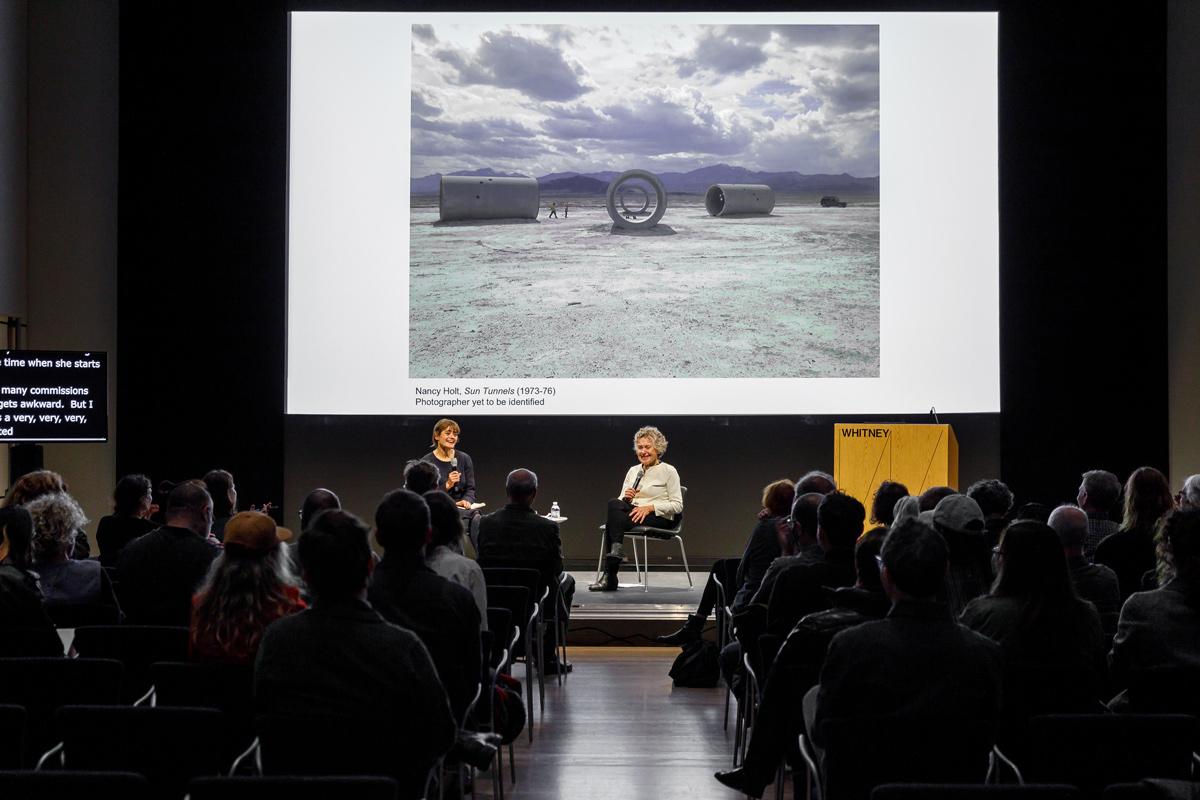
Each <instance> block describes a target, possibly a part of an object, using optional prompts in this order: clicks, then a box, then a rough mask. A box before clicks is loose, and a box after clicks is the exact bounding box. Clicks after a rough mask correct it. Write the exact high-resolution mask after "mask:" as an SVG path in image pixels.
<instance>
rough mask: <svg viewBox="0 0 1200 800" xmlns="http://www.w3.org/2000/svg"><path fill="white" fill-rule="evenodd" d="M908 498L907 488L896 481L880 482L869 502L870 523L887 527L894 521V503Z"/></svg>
mask: <svg viewBox="0 0 1200 800" xmlns="http://www.w3.org/2000/svg"><path fill="white" fill-rule="evenodd" d="M905 497H908V487H907V486H905V485H904V484H903V483H899V482H897V481H882V482H881V483H880V484H879V488H878V489H876V490H875V499H874V500H872V501H871V520H870V521H871V522H873V523H875V524H876V525H882V526H884V527H887V526H888V525H891V524H892V522H893V521H894V520H895V519H896V503H898V502H899V501H900V500H901V499H902V498H905Z"/></svg>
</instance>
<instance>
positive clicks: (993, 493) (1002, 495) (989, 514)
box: [967, 478, 1045, 547]
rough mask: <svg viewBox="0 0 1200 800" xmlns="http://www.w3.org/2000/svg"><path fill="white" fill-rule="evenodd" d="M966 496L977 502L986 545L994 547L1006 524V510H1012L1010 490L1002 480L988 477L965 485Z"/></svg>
mask: <svg viewBox="0 0 1200 800" xmlns="http://www.w3.org/2000/svg"><path fill="white" fill-rule="evenodd" d="M967 497H969V498H971V499H972V500H974V501H975V502H976V503H978V504H979V510H980V511H982V512H983V524H984V527H985V528H986V531H987V540H988V547H995V546H996V543H997V542H999V541H1000V534H1001V532H1003V531H1004V526H1005V525H1007V524H1008V512H1009V511H1010V510H1012V505H1013V493H1012V490H1011V489H1009V488H1008V485H1007V484H1005V483H1004V482H1003V481H998V480H996V479H995V478H988V479H986V480H982V481H976V482H975V483H973V484H971V485H970V486H969V487H967ZM1044 521H1045V520H1043V522H1044Z"/></svg>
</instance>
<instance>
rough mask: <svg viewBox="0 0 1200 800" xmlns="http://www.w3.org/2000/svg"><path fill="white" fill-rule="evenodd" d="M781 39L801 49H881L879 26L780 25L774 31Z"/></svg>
mask: <svg viewBox="0 0 1200 800" xmlns="http://www.w3.org/2000/svg"><path fill="white" fill-rule="evenodd" d="M772 30H773V32H774V33H776V34H778V35H779V38H781V39H783V40H784V41H785V42H787V43H788V44H791V45H795V46H799V47H807V46H819V47H847V48H851V49H855V50H862V49H865V48H870V47H879V26H878V25H780V26H777V27H775V28H773V29H772Z"/></svg>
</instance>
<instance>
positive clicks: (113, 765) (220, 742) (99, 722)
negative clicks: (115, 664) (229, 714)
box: [48, 706, 231, 799]
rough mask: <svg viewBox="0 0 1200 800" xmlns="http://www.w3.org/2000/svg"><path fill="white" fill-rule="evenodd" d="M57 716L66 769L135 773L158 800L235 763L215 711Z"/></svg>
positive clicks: (104, 709)
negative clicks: (191, 781) (231, 761)
mask: <svg viewBox="0 0 1200 800" xmlns="http://www.w3.org/2000/svg"><path fill="white" fill-rule="evenodd" d="M55 717H56V722H57V724H58V729H59V732H60V734H61V735H62V743H61V744H60V745H59V748H61V751H60V753H59V754H58V755H59V762H60V764H61V765H62V767H63V768H64V769H67V770H89V771H93V772H109V771H113V772H136V773H139V774H141V775H145V776H146V779H147V780H148V781H149V782H150V788H151V792H152V794H153V796H155V797H160V798H164V799H165V798H178V797H181V796H183V793H184V792H185V791H186V789H187V785H188V782H189V781H190V780H191V779H192V778H196V777H200V776H203V775H218V774H220V773H221V772H222V768H223V767H224V766H226V765H228V763H229V761H230V759H231V754H230V750H229V747H228V742H226V741H225V740H224V739H223V738H222V733H223V731H224V722H223V720H222V718H221V712H220V711H215V710H213V709H211V708H148V707H144V706H64V707H63V708H60V709H59V710H58V713H57V714H56V715H55ZM48 763H52V762H48Z"/></svg>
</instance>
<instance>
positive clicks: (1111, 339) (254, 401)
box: [84, 0, 1167, 558]
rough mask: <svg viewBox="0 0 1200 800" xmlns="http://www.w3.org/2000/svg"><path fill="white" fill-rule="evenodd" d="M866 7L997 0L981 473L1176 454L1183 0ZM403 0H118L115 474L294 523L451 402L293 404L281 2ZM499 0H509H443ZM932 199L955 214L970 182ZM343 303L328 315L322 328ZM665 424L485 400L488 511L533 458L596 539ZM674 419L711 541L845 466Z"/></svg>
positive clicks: (481, 430) (782, 427)
mask: <svg viewBox="0 0 1200 800" xmlns="http://www.w3.org/2000/svg"><path fill="white" fill-rule="evenodd" d="M825 5H827V4H825ZM870 6H871V7H872V8H884V9H892V10H961V9H967V10H988V9H999V11H1000V60H1001V63H1000V119H1001V130H1000V158H1001V164H1000V193H1001V197H1000V209H1001V220H1000V241H1001V252H1000V265H1001V266H1000V281H1001V287H1000V288H1001V369H1002V377H1001V386H1002V389H1001V393H1002V408H1003V413H1002V415H1001V416H1000V418H999V420H997V419H996V418H995V417H990V418H989V417H982V418H975V417H962V418H957V417H955V418H951V421H952V422H953V423H954V424H955V427H956V429H957V430H958V433H959V438H960V444H961V445H962V465H963V466H962V470H961V475H962V477H963V478H964V479H965V480H970V479H973V478H976V477H980V476H981V475H983V474H989V473H990V474H994V473H995V471H996V470H997V468H998V469H999V472H1000V474H1001V476H1002V477H1003V478H1004V480H1006V481H1008V482H1009V483H1010V485H1011V486H1012V487H1013V489H1014V490H1015V491H1016V493H1017V495H1018V500H1019V501H1025V500H1029V499H1039V500H1044V501H1056V500H1059V499H1067V498H1071V497H1073V496H1074V490H1075V488H1076V486H1077V485H1078V478H1079V473H1080V472H1081V471H1082V470H1084V469H1087V468H1090V467H1096V466H1103V467H1106V468H1108V469H1112V470H1113V471H1115V472H1118V473H1119V474H1121V475H1122V476H1124V475H1125V474H1127V473H1128V471H1129V470H1131V469H1133V468H1134V467H1137V466H1139V465H1141V464H1153V465H1156V466H1159V467H1163V468H1165V467H1166V457H1167V400H1166V397H1167V395H1166V392H1167V382H1166V320H1165V317H1166V314H1165V286H1166V267H1165V260H1166V258H1165V256H1166V245H1165V241H1166V229H1165V225H1166V214H1165V191H1164V184H1163V175H1164V169H1165V99H1164V89H1163V86H1164V79H1165V55H1164V54H1165V24H1166V21H1165V11H1164V8H1163V7H1162V5H1161V4H1143V5H1140V6H1137V5H1128V4H1126V5H1123V6H1113V7H1101V6H1096V5H1091V6H1080V5H1078V4H1074V3H1061V4H1054V3H1028V2H1018V1H1017V0H1013V1H1012V2H1007V1H1006V2H996V3H970V2H968V3H964V2H954V3H951V2H933V1H932V0H931V1H930V2H925V3H922V4H920V5H919V6H918V5H917V4H916V3H912V2H895V3H887V2H883V3H880V2H875V3H872V4H870ZM387 7H389V4H387V3H358V4H335V3H327V4H322V5H316V4H312V3H305V4H294V5H289V4H287V3H284V2H280V1H279V0H259V2H255V3H234V2H228V3H224V2H216V3H204V4H193V5H191V6H188V5H179V4H161V3H157V2H151V1H150V0H124V2H122V3H121V34H120V36H121V45H120V63H121V85H120V97H121V101H120V102H121V111H120V124H121V128H120V198H119V200H120V207H119V214H120V217H119V222H120V230H119V237H120V238H119V247H120V268H119V277H118V281H119V283H118V287H119V296H120V297H119V308H118V312H119V319H120V322H119V330H118V349H119V355H120V358H119V359H118V360H117V365H118V366H117V381H118V382H117V391H118V402H117V408H118V415H117V434H116V441H117V468H118V472H119V473H122V474H123V473H126V472H130V471H134V470H138V471H145V472H148V473H150V474H151V475H152V476H153V477H154V478H155V479H156V480H157V479H160V478H174V479H178V478H182V477H187V476H194V475H198V474H200V473H201V472H203V471H204V470H207V469H209V468H211V467H214V466H222V467H224V468H227V469H229V470H231V471H232V472H233V473H234V474H235V475H236V476H237V479H238V483H239V488H240V491H241V497H242V500H243V502H244V503H249V502H262V501H266V500H271V501H274V502H277V503H278V502H285V503H286V506H287V511H286V513H287V516H288V521H289V522H293V523H294V508H295V507H296V504H297V502H298V499H297V497H298V495H297V493H298V492H300V491H302V489H301V487H304V488H307V487H309V486H311V485H312V484H315V483H326V484H329V485H331V486H334V487H336V488H337V489H338V490H339V491H342V492H343V494H344V496H346V497H347V499H348V500H351V499H352V501H351V504H352V505H353V506H354V508H355V510H357V511H359V512H360V513H364V514H368V515H369V513H370V511H371V508H372V507H373V505H374V499H375V498H376V497H377V496H378V494H379V493H380V492H381V491H382V490H383V489H384V488H386V487H389V486H391V485H392V484H393V483H394V479H395V476H396V474H397V471H398V469H399V467H400V465H401V464H402V461H403V459H404V457H406V456H409V455H417V454H419V453H420V452H421V448H422V446H423V445H424V443H425V442H426V441H427V439H426V432H427V430H428V428H429V427H430V423H431V421H432V418H424V417H422V418H413V419H399V418H391V419H374V418H332V419H331V418H308V419H292V420H286V421H285V417H284V414H283V396H284V390H283V386H284V375H285V363H284V346H283V345H284V336H285V331H284V303H285V299H284V298H285V286H286V273H285V247H284V242H285V232H286V231H285V208H286V205H285V201H286V197H285V175H286V158H287V151H286V142H287V138H286V130H287V128H286V125H287V103H286V97H287V19H286V11H287V10H289V8H295V9H297V10H302V9H309V10H311V9H315V8H329V9H332V8H347V9H353V8H358V9H382V8H387ZM390 7H393V8H397V9H408V10H411V9H413V8H415V7H428V8H434V7H435V6H434V5H433V4H403V5H402V4H399V3H393V4H390ZM483 7H487V8H500V6H497V5H494V4H486V5H485V4H479V3H474V4H466V3H461V2H456V3H446V4H439V5H437V6H436V8H439V9H447V10H455V9H458V10H464V9H475V8H483ZM580 7H581V8H582V6H580ZM606 7H607V8H613V9H614V10H624V9H627V10H637V9H638V8H639V7H640V6H638V5H637V4H634V3H631V2H617V3H616V5H615V6H614V5H612V4H609V5H608V6H606ZM672 7H673V6H672V5H668V6H666V7H664V10H670V8H672ZM674 7H678V6H674ZM688 7H689V8H706V7H718V6H714V5H712V4H692V5H690V6H688ZM744 7H746V8H753V7H755V4H752V5H751V6H744ZM757 7H758V8H762V9H764V10H771V9H775V8H784V6H783V5H782V4H757ZM556 8H558V6H556ZM786 8H788V9H794V10H823V9H822V8H820V7H818V6H817V5H816V4H815V3H807V2H794V3H789V4H787V5H786ZM84 124H86V122H84ZM885 124H886V122H885ZM930 124H936V120H931V121H930ZM921 202H926V203H929V204H930V205H931V208H932V210H936V205H937V203H939V202H945V203H951V202H954V198H921ZM929 291H932V292H936V291H937V287H936V286H930V287H929ZM348 314H349V311H348V310H347V309H339V308H333V307H331V308H330V309H328V313H327V314H326V315H324V316H323V317H322V318H321V319H314V320H311V321H309V324H312V325H340V324H343V323H344V322H345V321H346V316H347V315H348ZM910 357H911V358H913V359H920V358H921V353H920V352H914V353H911V354H910ZM298 368H300V367H298ZM302 368H305V369H320V365H319V364H316V365H304V366H303V367H302ZM644 421H649V420H640V419H637V420H635V419H624V418H622V419H613V418H607V417H601V418H564V417H560V418H541V419H525V418H521V419H507V418H506V419H479V418H465V419H463V420H462V422H463V424H464V428H465V431H464V433H465V437H464V440H463V446H464V448H465V449H466V450H467V451H468V452H470V453H472V454H473V455H474V456H475V457H476V458H478V459H479V461H480V467H481V479H482V480H483V481H484V490H483V496H484V497H485V498H486V499H487V500H488V501H489V502H491V503H496V502H498V501H499V499H500V498H499V492H500V490H499V485H500V481H502V479H503V473H504V470H505V469H506V467H507V466H509V465H512V464H514V463H524V464H525V465H527V466H530V467H533V468H534V469H537V470H538V471H539V472H540V473H541V474H542V476H543V479H544V481H545V489H544V495H543V498H544V500H546V501H547V502H548V501H549V500H551V499H558V500H559V501H560V502H561V503H562V504H563V507H564V510H565V511H566V513H567V514H568V515H570V516H571V521H570V522H569V523H567V526H568V528H567V531H568V533H567V539H568V541H569V542H570V552H571V553H572V554H583V555H585V556H586V555H587V554H589V553H591V551H592V550H593V549H594V548H595V546H596V545H595V533H594V526H595V525H596V524H598V522H599V519H598V517H599V506H598V499H603V497H604V496H605V495H607V494H608V493H610V492H612V491H614V490H615V481H616V480H618V479H619V478H620V474H621V470H622V469H623V468H624V467H626V466H628V464H630V463H632V461H631V459H630V452H629V450H628V440H629V437H630V434H631V433H632V431H633V429H635V428H636V427H637V425H639V424H641V423H642V422H644ZM653 421H654V422H658V423H660V424H661V425H662V427H663V428H664V429H665V430H666V431H667V433H668V435H669V436H670V437H671V438H672V439H673V440H674V442H675V444H674V445H673V446H672V448H671V452H670V457H669V460H672V461H673V462H674V463H676V464H677V465H678V466H679V468H680V470H681V472H682V473H683V477H684V480H685V482H687V483H688V484H689V486H691V487H692V490H693V495H692V498H693V501H692V502H691V503H690V504H689V506H690V510H694V511H695V513H694V514H691V515H689V517H688V523H687V524H688V530H689V531H695V537H696V542H695V544H694V545H693V553H694V554H695V555H696V556H697V558H699V557H700V556H702V555H711V554H714V552H716V551H719V552H722V553H727V552H732V550H734V549H736V547H737V546H738V545H739V544H740V542H741V540H742V539H743V538H744V536H745V534H746V532H747V531H748V530H749V517H750V516H751V515H752V514H753V513H754V511H755V508H756V502H757V498H756V495H757V492H758V489H759V487H761V485H762V484H763V483H764V482H765V481H767V480H769V479H771V478H774V477H777V476H779V475H792V476H794V475H795V474H797V473H798V472H799V471H801V470H803V469H805V468H807V467H809V466H826V467H828V466H829V465H830V462H831V460H832V454H831V446H830V441H831V439H832V433H831V431H830V429H829V424H830V423H832V422H833V421H834V419H833V418H825V419H810V418H805V417H753V418H707V417H696V418H676V419H661V418H660V419H657V420H653ZM912 421H917V420H915V419H914V420H912ZM921 421H924V420H921ZM285 476H286V478H285ZM285 481H286V484H287V486H288V491H287V495H286V498H285ZM701 498H703V499H701Z"/></svg>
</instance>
